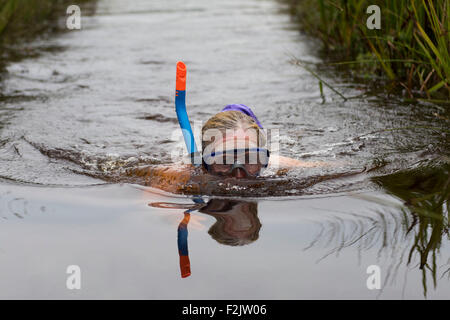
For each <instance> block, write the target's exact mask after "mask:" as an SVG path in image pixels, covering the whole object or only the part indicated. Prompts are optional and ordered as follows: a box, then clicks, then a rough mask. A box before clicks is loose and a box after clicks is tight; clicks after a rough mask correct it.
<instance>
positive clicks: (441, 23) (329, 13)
mask: <svg viewBox="0 0 450 320" xmlns="http://www.w3.org/2000/svg"><path fill="white" fill-rule="evenodd" d="M285 1H287V2H288V3H289V8H290V10H291V13H292V14H293V15H294V16H295V17H296V18H297V20H298V21H299V22H300V25H301V27H302V29H303V30H304V31H306V32H307V33H309V34H312V35H314V36H317V37H319V38H320V39H321V40H322V42H323V45H324V49H325V51H326V52H327V53H328V55H330V54H331V55H332V56H333V58H334V59H335V58H337V59H338V60H339V61H341V62H343V63H345V64H348V65H351V66H352V67H353V68H356V69H357V70H359V71H362V72H364V71H365V73H367V74H374V75H381V76H382V77H384V78H386V79H388V80H390V81H392V82H393V83H394V84H395V85H398V86H399V88H402V89H405V92H406V93H407V94H408V96H409V97H410V98H418V97H422V98H428V99H431V98H434V99H441V100H448V99H449V97H450V54H449V52H450V33H449V30H450V17H449V10H450V8H449V7H450V0H395V1H391V0H370V1H369V0H317V1H316V0H285ZM372 4H376V5H378V6H379V7H380V9H381V29H380V30H377V29H374V30H369V29H368V28H367V26H366V21H367V18H368V17H369V14H367V13H366V10H367V7H368V6H369V5H372ZM334 59H333V60H334Z"/></svg>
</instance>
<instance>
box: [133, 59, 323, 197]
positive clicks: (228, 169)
mask: <svg viewBox="0 0 450 320" xmlns="http://www.w3.org/2000/svg"><path fill="white" fill-rule="evenodd" d="M185 89H186V66H185V64H184V63H183V62H178V63H177V79H176V91H175V93H176V94H175V105H176V113H177V117H178V121H179V123H180V127H181V130H182V133H183V136H184V140H185V143H186V147H187V150H188V153H189V154H190V157H191V160H192V164H190V165H180V164H172V165H169V166H154V167H150V168H148V167H147V168H141V169H133V171H132V172H131V173H130V172H129V175H133V176H138V177H139V176H140V177H142V178H143V179H144V181H145V184H146V185H149V186H152V187H156V188H160V189H163V190H165V191H169V192H175V193H179V192H184V191H186V188H188V189H189V188H190V186H195V185H196V184H197V186H198V185H199V184H200V183H205V182H207V181H210V180H214V179H216V180H217V179H224V180H226V179H243V178H245V179H255V178H257V177H258V176H261V174H262V173H263V171H264V169H267V168H270V169H272V172H274V169H275V170H276V171H275V172H276V174H278V175H279V174H283V173H286V171H287V170H289V169H291V168H294V167H315V166H319V165H321V164H320V163H318V162H303V161H299V160H296V159H291V158H287V157H283V156H280V155H277V154H270V151H269V150H268V148H267V145H266V144H267V137H266V134H265V132H264V130H263V126H262V125H261V123H260V121H259V120H258V118H257V117H256V115H255V114H254V113H253V111H252V110H251V109H250V108H249V107H248V106H246V105H243V104H231V105H227V106H226V107H225V108H223V109H222V111H221V112H219V113H217V114H215V115H214V116H212V117H211V118H210V119H209V120H208V121H206V123H205V124H204V125H203V127H202V141H201V145H202V151H201V153H200V152H198V151H197V145H196V143H195V141H194V136H193V133H192V129H191V125H190V122H189V118H188V116H187V112H186V105H185V95H186V92H185ZM189 191H193V192H195V191H196V190H189Z"/></svg>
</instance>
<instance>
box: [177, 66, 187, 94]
mask: <svg viewBox="0 0 450 320" xmlns="http://www.w3.org/2000/svg"><path fill="white" fill-rule="evenodd" d="M175 88H176V90H180V91H184V90H186V65H185V64H184V62H181V61H178V62H177V80H176V87H175Z"/></svg>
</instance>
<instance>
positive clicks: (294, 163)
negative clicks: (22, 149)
mask: <svg viewBox="0 0 450 320" xmlns="http://www.w3.org/2000/svg"><path fill="white" fill-rule="evenodd" d="M328 165H329V164H328V163H327V162H319V161H300V160H297V159H293V158H289V157H284V156H280V155H278V154H273V155H270V158H269V167H273V168H277V167H278V168H284V169H289V168H298V167H303V168H314V167H321V166H328Z"/></svg>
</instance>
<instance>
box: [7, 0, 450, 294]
mask: <svg viewBox="0 0 450 320" xmlns="http://www.w3.org/2000/svg"><path fill="white" fill-rule="evenodd" d="M82 10H83V9H82ZM62 15H63V16H64V13H62ZM22 46H23V47H24V48H27V49H28V50H30V51H33V52H39V53H40V54H39V55H37V56H36V55H33V56H30V57H28V58H23V59H20V60H18V61H15V60H14V61H10V62H9V63H7V64H6V71H5V72H4V73H3V75H2V79H3V80H2V82H1V99H0V177H1V181H2V183H1V185H0V218H1V220H0V221H1V223H0V230H1V232H0V237H1V238H2V240H0V256H1V257H2V258H1V259H2V264H0V270H1V272H0V274H1V276H0V287H1V288H2V289H1V290H0V296H1V297H4V298H9V297H26V298H47V297H63V298H98V297H100V298H104V297H114V298H116V297H122V298H126V297H132V298H347V297H348V298H350V297H353V298H355V297H356V298H402V297H404V298H424V297H430V298H444V297H448V296H449V293H450V291H449V289H448V288H449V286H448V284H449V278H448V268H449V267H450V266H449V260H448V259H449V254H448V253H449V247H448V197H449V196H448V194H449V183H448V176H449V170H448V164H447V163H448V150H449V148H448V146H449V139H448V134H449V132H448V127H449V126H448V111H446V110H445V108H443V107H439V106H435V105H418V104H410V103H404V102H402V101H400V100H399V99H396V98H395V97H385V96H381V97H380V96H370V95H365V94H363V93H364V91H362V90H361V85H360V84H352V83H350V84H349V82H344V81H341V80H339V79H338V78H336V77H335V75H334V74H333V73H331V72H330V73H327V72H324V73H323V74H322V76H323V77H325V79H326V80H327V82H329V83H331V84H332V85H333V86H335V88H336V89H337V90H339V91H340V92H342V93H343V94H344V95H345V96H347V97H357V96H358V97H357V98H352V99H349V100H347V101H344V100H343V99H341V98H340V97H339V96H338V95H336V94H335V93H333V92H332V91H331V90H328V89H327V88H325V97H324V98H323V97H321V94H320V90H319V86H318V82H317V79H316V78H315V77H314V76H312V75H311V74H310V73H309V72H307V71H306V70H304V69H302V68H299V67H298V66H297V65H296V64H295V63H293V61H292V56H295V57H298V58H301V59H302V60H305V61H309V62H311V63H315V64H318V65H320V63H321V60H320V59H319V58H318V52H317V47H318V45H317V43H316V42H315V41H314V40H312V39H310V38H307V37H305V36H303V35H301V34H299V33H298V31H297V26H296V25H294V24H293V23H292V22H291V21H290V19H289V16H288V15H286V14H285V13H284V11H283V7H282V6H281V5H280V4H279V3H277V2H276V1H252V0H248V1H237V0H236V1H220V2H219V1H216V2H211V1H195V2H194V1H190V2H189V1H188V2H186V1H173V2H171V3H170V5H168V3H167V2H165V1H143V0H141V1H138V0H135V1H126V2H125V1H106V0H105V1H99V2H98V4H97V9H96V12H95V14H93V15H92V16H83V21H82V30H80V31H70V32H65V33H63V34H60V35H57V36H53V37H47V38H44V39H41V40H39V39H38V40H36V41H34V42H33V43H31V44H22ZM178 60H183V61H184V62H185V63H186V64H187V66H188V93H187V104H188V111H189V115H190V118H191V121H192V122H193V123H195V124H197V125H201V123H202V121H205V120H207V119H208V117H210V116H211V115H213V114H215V113H216V112H218V111H219V110H220V109H221V108H222V107H223V106H224V105H226V104H230V103H243V104H246V105H248V106H251V107H252V109H253V110H254V112H255V113H256V114H257V116H258V118H259V119H260V121H261V122H262V123H263V125H264V126H265V127H266V128H271V129H278V130H279V144H280V150H281V154H282V155H285V156H290V157H294V158H297V159H301V160H305V161H324V162H328V163H332V164H334V165H332V166H329V167H324V168H316V169H298V170H294V171H292V172H290V173H288V174H287V175H286V176H282V177H273V176H270V174H269V175H268V176H267V177H264V180H263V181H264V183H263V184H259V186H258V187H252V188H248V187H246V186H245V185H244V186H242V185H241V186H239V185H238V186H236V187H233V186H231V187H230V186H226V187H225V188H221V186H220V185H218V184H217V185H216V186H215V187H216V188H210V189H208V190H206V191H207V192H205V193H204V194H203V197H202V200H201V201H203V202H204V203H199V202H201V201H200V200H198V199H196V198H194V200H196V201H197V204H196V203H195V202H194V201H192V200H193V198H192V196H191V195H184V196H183V195H173V194H168V193H164V192H162V191H160V190H158V189H153V188H147V187H145V186H141V185H140V184H141V183H142V181H140V180H139V179H138V177H133V176H129V175H125V174H124V172H126V171H127V172H128V171H129V170H133V168H136V167H139V166H143V165H145V166H152V165H157V164H169V163H171V162H173V161H174V160H177V158H176V157H175V159H174V157H173V154H172V153H173V150H178V149H177V148H180V147H181V150H182V147H183V146H182V145H181V146H180V143H179V140H177V139H175V138H176V137H177V133H178V131H179V129H178V125H177V122H176V115H175V112H174V101H173V98H174V97H173V95H174V72H175V63H176V61H178ZM344 83H345V84H344ZM178 137H179V135H178ZM105 183H106V185H104V184H105ZM119 183H125V184H119ZM217 194H219V195H221V196H227V199H223V198H222V199H219V200H218V199H214V198H213V197H211V195H217ZM236 196H241V197H242V196H247V197H248V196H250V198H247V197H246V198H239V199H237V198H235V197H236ZM187 209H192V211H191V212H190V213H184V212H185V210H187ZM186 215H189V217H190V220H189V224H188V225H187V228H188V230H189V235H188V241H189V256H190V260H191V273H192V274H191V275H190V276H189V277H187V278H181V274H180V265H179V256H178V247H177V230H178V227H179V223H180V221H182V219H183V217H186ZM446 215H447V217H446ZM178 235H179V234H178ZM70 264H76V265H79V266H80V268H81V269H82V271H83V280H82V281H83V288H82V290H80V291H70V290H67V289H66V287H65V280H66V277H67V275H66V273H65V271H66V268H67V266H68V265H70ZM369 265H378V266H379V267H380V270H381V280H382V281H381V289H380V290H369V289H368V288H367V286H366V280H367V277H368V276H369V275H368V274H367V273H366V269H367V267H368V266H369ZM218 275H221V276H220V277H219V276H218Z"/></svg>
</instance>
